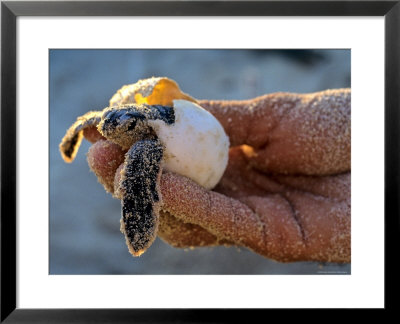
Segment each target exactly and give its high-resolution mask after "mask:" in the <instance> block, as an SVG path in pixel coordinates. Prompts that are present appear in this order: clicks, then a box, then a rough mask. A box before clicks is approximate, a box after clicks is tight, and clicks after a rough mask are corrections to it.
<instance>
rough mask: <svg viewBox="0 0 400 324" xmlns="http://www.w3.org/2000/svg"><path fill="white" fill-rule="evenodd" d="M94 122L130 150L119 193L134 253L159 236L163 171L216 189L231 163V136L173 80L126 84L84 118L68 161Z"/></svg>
mask: <svg viewBox="0 0 400 324" xmlns="http://www.w3.org/2000/svg"><path fill="white" fill-rule="evenodd" d="M93 126H96V127H97V130H98V131H99V132H100V134H101V135H102V136H104V137H105V138H106V139H108V140H110V141H112V142H113V143H115V144H118V145H119V146H120V147H121V148H122V149H123V150H127V153H126V154H125V160H124V164H123V167H122V170H121V174H120V177H119V179H120V180H119V189H118V191H119V194H118V197H119V198H121V205H122V217H121V231H122V232H123V233H124V235H125V238H126V243H127V245H128V248H129V251H130V252H131V253H132V254H133V255H134V256H139V255H141V254H142V253H143V252H144V251H145V250H146V249H147V248H148V247H149V246H150V245H151V244H152V243H153V241H154V239H155V238H156V235H157V229H158V217H159V209H160V205H161V199H162V197H161V193H160V190H159V181H160V176H161V173H162V170H163V169H165V170H168V171H172V172H175V173H178V174H180V175H183V176H186V177H188V178H190V179H192V180H194V181H195V182H197V183H198V184H200V185H202V186H203V187H205V188H207V189H211V188H213V187H214V186H215V185H216V184H217V183H218V182H219V180H220V179H221V177H222V175H223V173H224V170H225V168H226V165H227V162H228V151H229V139H228V137H227V136H226V134H225V132H224V129H223V128H222V126H221V124H220V123H219V122H218V121H217V119H216V118H215V117H214V116H213V115H211V114H210V113H209V112H208V111H206V110H205V109H203V108H202V107H200V106H199V105H198V104H197V103H196V101H195V100H194V99H193V98H191V97H190V96H188V95H186V94H184V93H183V92H182V91H181V90H180V89H179V87H178V85H177V84H176V83H175V82H174V81H172V80H170V79H167V78H150V79H146V80H140V81H138V82H137V83H135V84H133V85H128V86H124V87H122V88H121V89H120V90H119V91H118V92H117V93H116V94H115V95H114V96H113V97H112V98H111V100H110V106H109V107H107V108H105V109H103V110H102V111H90V112H88V113H86V114H85V115H83V116H81V117H78V119H77V120H76V122H75V123H74V124H73V125H72V126H71V127H70V128H69V129H68V131H67V133H66V135H65V136H64V138H63V139H62V141H61V143H60V152H61V155H62V157H63V159H64V160H65V161H66V162H72V161H73V160H74V158H75V156H76V153H77V151H78V148H79V145H80V143H81V140H82V138H83V131H84V130H85V129H88V128H90V127H93Z"/></svg>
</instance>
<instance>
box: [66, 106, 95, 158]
mask: <svg viewBox="0 0 400 324" xmlns="http://www.w3.org/2000/svg"><path fill="white" fill-rule="evenodd" d="M101 115H102V112H101V111H89V112H88V113H86V114H84V115H83V116H80V117H78V119H77V120H76V122H75V123H73V124H72V126H71V127H70V128H69V129H68V130H67V132H66V134H65V136H64V137H63V139H62V140H61V143H60V145H59V148H60V152H61V156H62V158H63V159H64V161H65V162H68V163H70V162H72V161H73V160H74V159H75V156H76V153H77V152H78V149H79V146H80V145H81V142H82V138H83V130H84V129H85V128H88V127H91V126H97V125H98V123H99V122H100V120H101Z"/></svg>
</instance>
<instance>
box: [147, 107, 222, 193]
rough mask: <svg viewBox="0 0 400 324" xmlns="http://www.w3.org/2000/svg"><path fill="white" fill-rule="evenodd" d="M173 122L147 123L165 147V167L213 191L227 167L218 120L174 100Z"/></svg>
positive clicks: (206, 112) (202, 110)
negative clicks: (170, 123) (169, 123)
mask: <svg viewBox="0 0 400 324" xmlns="http://www.w3.org/2000/svg"><path fill="white" fill-rule="evenodd" d="M173 106H174V112H175V123H174V124H172V125H167V124H165V123H164V122H162V121H159V120H157V121H149V123H150V125H151V126H152V127H153V128H154V130H155V131H156V133H157V135H158V138H159V139H160V140H161V142H162V143H163V144H164V146H165V152H164V168H165V169H166V170H168V171H172V172H175V173H178V174H181V175H184V176H186V177H188V178H190V179H192V180H194V181H195V182H197V183H198V184H199V185H201V186H203V187H205V188H207V189H212V188H213V187H215V186H216V185H217V183H218V182H219V180H220V179H221V177H222V175H223V173H224V171H225V168H226V166H227V164H228V153H229V138H228V136H227V135H226V134H225V131H224V129H223V128H222V126H221V124H220V123H219V121H218V120H217V119H216V118H215V117H214V116H213V115H212V114H210V113H209V112H208V111H207V110H205V109H204V108H202V107H200V106H199V105H197V104H195V103H193V102H190V101H186V100H174V101H173Z"/></svg>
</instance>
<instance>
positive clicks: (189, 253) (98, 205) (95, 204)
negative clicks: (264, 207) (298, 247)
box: [49, 50, 350, 274]
mask: <svg viewBox="0 0 400 324" xmlns="http://www.w3.org/2000/svg"><path fill="white" fill-rule="evenodd" d="M151 76H167V77H169V78H171V79H173V80H175V81H177V82H178V84H179V85H180V87H181V89H182V90H183V91H184V92H186V93H188V94H190V95H191V96H193V97H195V98H197V99H248V98H252V97H256V96H260V95H263V94H266V93H271V92H277V91H289V92H299V93H302V92H314V91H319V90H324V89H328V88H343V87H350V50H50V243H49V244H50V269H49V271H50V274H328V273H332V274H338V273H343V274H344V273H347V274H349V273H350V265H349V264H344V265H341V264H332V263H316V262H297V263H288V264H283V263H278V262H275V261H273V260H269V259H266V258H264V257H262V256H259V255H257V254H255V253H253V252H251V251H249V250H247V249H245V248H240V249H238V248H235V247H230V248H226V247H213V248H199V249H194V250H190V249H186V250H183V249H175V248H172V247H170V246H169V245H167V244H165V243H164V242H163V241H162V240H160V239H157V240H156V241H155V243H154V244H153V245H152V246H151V247H150V249H149V250H148V251H147V252H146V253H144V254H143V255H142V256H141V257H140V258H133V257H132V256H131V255H130V254H129V252H128V249H127V247H126V245H125V239H124V236H123V234H122V233H121V232H120V231H119V226H120V223H119V220H120V208H121V207H120V202H119V201H118V200H115V199H113V198H112V197H111V195H109V194H107V193H106V192H105V191H104V189H103V187H102V186H101V185H100V184H99V183H98V182H97V179H96V177H95V176H94V174H93V173H91V172H90V170H89V167H88V165H87V163H86V152H87V150H88V148H89V143H88V142H86V141H83V144H82V146H81V148H80V150H79V153H78V156H77V158H76V160H75V161H74V163H72V164H66V163H64V162H63V160H62V158H61V156H60V154H59V151H58V144H59V142H60V140H61V138H62V137H63V136H64V133H65V131H66V129H67V128H68V127H69V126H70V125H71V124H72V123H73V122H74V121H75V119H76V117H78V116H79V115H82V114H84V113H85V112H87V111H89V110H101V109H103V108H104V107H106V106H107V105H108V100H109V99H110V98H111V96H112V95H113V94H114V93H115V92H116V90H118V89H119V88H120V87H121V86H122V85H125V84H130V83H134V82H136V81H137V80H138V79H142V78H148V77H151Z"/></svg>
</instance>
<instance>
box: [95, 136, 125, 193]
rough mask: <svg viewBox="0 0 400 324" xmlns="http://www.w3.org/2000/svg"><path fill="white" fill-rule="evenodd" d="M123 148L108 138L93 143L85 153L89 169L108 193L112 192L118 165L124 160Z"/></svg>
mask: <svg viewBox="0 0 400 324" xmlns="http://www.w3.org/2000/svg"><path fill="white" fill-rule="evenodd" d="M125 153H126V151H125V150H122V148H121V147H120V146H119V145H117V144H114V143H112V142H111V141H108V140H99V141H97V142H96V143H94V144H93V145H92V146H91V147H90V148H89V151H88V153H87V160H88V164H89V167H90V169H91V170H92V171H93V172H94V174H95V175H96V176H97V179H98V181H99V182H100V183H101V184H102V185H103V187H104V189H105V190H106V191H108V192H109V193H111V194H113V193H114V178H115V173H116V170H117V169H118V167H119V166H120V165H121V164H123V162H124V154H125Z"/></svg>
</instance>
